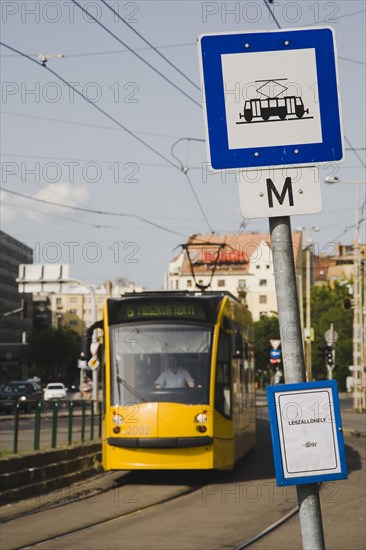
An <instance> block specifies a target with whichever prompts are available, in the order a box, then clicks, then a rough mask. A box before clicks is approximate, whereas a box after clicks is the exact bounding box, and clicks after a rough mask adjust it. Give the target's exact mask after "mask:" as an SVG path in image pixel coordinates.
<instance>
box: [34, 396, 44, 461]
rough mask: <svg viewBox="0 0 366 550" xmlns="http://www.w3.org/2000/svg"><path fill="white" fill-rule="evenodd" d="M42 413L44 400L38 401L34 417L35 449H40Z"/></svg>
mask: <svg viewBox="0 0 366 550" xmlns="http://www.w3.org/2000/svg"><path fill="white" fill-rule="evenodd" d="M41 413H42V401H38V403H37V405H36V412H35V417H34V450H35V451H38V450H39V441H40V437H41Z"/></svg>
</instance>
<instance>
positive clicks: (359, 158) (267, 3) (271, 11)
mask: <svg viewBox="0 0 366 550" xmlns="http://www.w3.org/2000/svg"><path fill="white" fill-rule="evenodd" d="M263 1H264V3H265V5H266V6H267V8H268V11H269V12H270V13H271V15H272V17H273V19H274V20H275V22H276V24H277V26H278V28H279V29H281V28H282V27H281V25H280V24H279V22H278V21H277V19H275V16H274V13H273V10H272V9H271V8H270V5H269V2H268V0H263ZM365 12H366V10H362V11H360V12H355V13H353V14H347V15H348V16H349V15H356V14H357V15H358V13H365ZM305 26H306V25H305ZM344 138H345V140H346V141H347V143H348V144H349V146H350V147H351V149H352V151H353V152H354V153H355V155H356V156H357V158H358V160H359V161H360V162H361V164H362V166H363V167H364V168H365V167H366V165H365V163H364V162H363V160H362V159H361V157H360V155H358V154H357V153H356V151H355V149H354V148H353V146H352V144H351V142H350V141H349V139H348V138H347V136H344Z"/></svg>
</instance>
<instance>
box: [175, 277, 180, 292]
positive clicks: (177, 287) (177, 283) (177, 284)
mask: <svg viewBox="0 0 366 550" xmlns="http://www.w3.org/2000/svg"><path fill="white" fill-rule="evenodd" d="M175 289H176V290H178V289H179V280H178V279H177V280H176V281H175Z"/></svg>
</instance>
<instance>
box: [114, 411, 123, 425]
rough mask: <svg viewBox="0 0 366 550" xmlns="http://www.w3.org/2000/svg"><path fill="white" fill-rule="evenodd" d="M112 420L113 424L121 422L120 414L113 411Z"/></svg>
mask: <svg viewBox="0 0 366 550" xmlns="http://www.w3.org/2000/svg"><path fill="white" fill-rule="evenodd" d="M112 421H113V423H114V424H123V417H122V416H121V415H120V414H117V413H114V414H113V417H112Z"/></svg>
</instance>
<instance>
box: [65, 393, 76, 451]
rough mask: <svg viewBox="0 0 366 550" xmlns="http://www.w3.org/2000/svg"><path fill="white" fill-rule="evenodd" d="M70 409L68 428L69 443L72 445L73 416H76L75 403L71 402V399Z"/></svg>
mask: <svg viewBox="0 0 366 550" xmlns="http://www.w3.org/2000/svg"><path fill="white" fill-rule="evenodd" d="M68 409H69V416H68V419H67V427H68V431H67V433H68V435H67V443H68V444H69V445H71V444H72V424H73V414H74V402H73V401H71V399H70V401H69V404H68Z"/></svg>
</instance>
